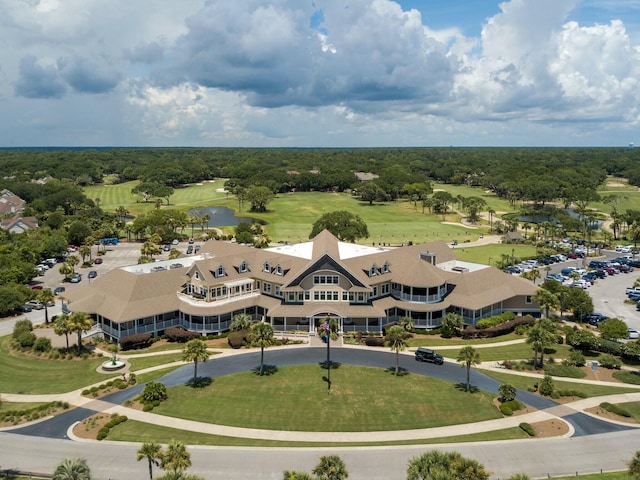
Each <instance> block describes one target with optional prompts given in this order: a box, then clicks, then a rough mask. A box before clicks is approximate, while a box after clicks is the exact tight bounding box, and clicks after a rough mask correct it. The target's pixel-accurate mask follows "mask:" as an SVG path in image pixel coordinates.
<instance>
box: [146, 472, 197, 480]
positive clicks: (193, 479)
mask: <svg viewBox="0 0 640 480" xmlns="http://www.w3.org/2000/svg"><path fill="white" fill-rule="evenodd" d="M157 480H204V478H202V477H201V476H199V475H191V474H188V473H184V472H173V471H171V472H167V473H165V474H164V475H163V476H161V477H158V479H157Z"/></svg>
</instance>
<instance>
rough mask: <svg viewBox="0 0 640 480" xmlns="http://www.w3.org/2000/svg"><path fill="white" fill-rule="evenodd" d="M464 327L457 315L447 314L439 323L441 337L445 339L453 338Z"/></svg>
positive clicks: (460, 316) (461, 319)
mask: <svg viewBox="0 0 640 480" xmlns="http://www.w3.org/2000/svg"><path fill="white" fill-rule="evenodd" d="M463 326H464V319H463V318H462V315H460V314H458V313H453V312H449V313H447V314H446V315H445V316H444V317H443V318H442V322H441V330H442V336H443V337H445V338H450V337H453V336H454V335H456V334H457V333H458V331H459V330H460V329H461V328H462V327H463Z"/></svg>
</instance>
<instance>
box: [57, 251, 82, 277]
mask: <svg viewBox="0 0 640 480" xmlns="http://www.w3.org/2000/svg"><path fill="white" fill-rule="evenodd" d="M79 262H80V259H79V258H78V257H77V256H76V255H69V256H68V257H67V259H66V260H65V261H64V263H66V264H67V265H70V266H71V269H72V271H71V273H75V271H76V269H75V266H76V265H77V264H78V263H79ZM60 273H62V272H60Z"/></svg>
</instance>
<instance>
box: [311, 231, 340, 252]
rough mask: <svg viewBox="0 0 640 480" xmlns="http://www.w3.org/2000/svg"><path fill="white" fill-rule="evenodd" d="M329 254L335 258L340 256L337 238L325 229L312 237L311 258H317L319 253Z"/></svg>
mask: <svg viewBox="0 0 640 480" xmlns="http://www.w3.org/2000/svg"><path fill="white" fill-rule="evenodd" d="M325 254H329V255H330V256H331V257H333V258H335V259H339V258H340V250H339V249H338V239H337V238H336V237H334V236H333V234H332V233H331V232H330V231H329V230H327V229H325V230H323V231H321V232H320V233H319V234H318V235H316V236H315V237H313V250H312V253H311V258H318V257H319V256H321V255H325Z"/></svg>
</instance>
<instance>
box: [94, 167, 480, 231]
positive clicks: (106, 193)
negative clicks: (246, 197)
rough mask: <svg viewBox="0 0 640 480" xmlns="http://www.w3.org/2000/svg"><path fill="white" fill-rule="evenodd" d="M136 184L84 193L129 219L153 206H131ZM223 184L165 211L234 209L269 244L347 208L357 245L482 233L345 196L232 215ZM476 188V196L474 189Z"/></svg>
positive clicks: (318, 196)
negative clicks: (364, 231) (360, 225)
mask: <svg viewBox="0 0 640 480" xmlns="http://www.w3.org/2000/svg"><path fill="white" fill-rule="evenodd" d="M136 184H137V183H136V182H127V183H122V184H118V185H101V186H91V187H86V188H85V193H86V194H87V196H88V197H89V198H92V199H95V198H99V199H100V207H101V208H103V209H104V210H105V211H108V212H114V211H115V209H116V208H117V207H118V206H120V205H122V206H124V207H126V208H127V209H128V210H129V211H130V212H131V214H132V215H140V214H142V213H145V212H148V211H150V210H152V209H153V208H154V207H155V205H154V204H153V203H146V204H145V203H140V202H136V199H138V200H139V197H138V198H136V197H135V196H133V195H132V194H131V189H132V188H133V187H134V186H135V185H136ZM223 184H224V181H223V180H218V181H216V182H212V183H204V184H202V185H190V186H188V187H185V188H180V189H176V190H175V193H174V194H173V195H172V196H171V197H170V202H171V203H170V205H169V208H180V209H189V208H194V207H198V206H226V207H228V208H231V209H233V210H235V211H236V212H237V214H238V215H240V216H251V217H256V218H260V219H262V220H264V221H266V222H268V225H267V226H266V230H267V232H268V233H269V235H271V237H272V238H273V239H274V240H275V241H284V240H288V241H290V242H292V243H297V242H300V241H304V240H307V239H308V237H309V233H310V232H311V226H312V224H313V223H314V222H315V221H316V220H317V219H318V218H319V217H320V216H321V215H322V214H324V213H327V212H331V211H334V210H348V211H350V212H352V213H355V214H357V215H360V216H361V217H362V218H363V219H364V221H365V222H366V223H367V226H368V228H369V239H368V240H363V243H368V242H369V241H370V242H372V243H373V242H376V243H378V242H385V243H392V244H400V243H407V242H409V241H412V242H414V243H419V242H430V241H434V240H444V241H447V242H450V241H452V240H454V239H455V240H458V242H459V243H460V244H462V243H463V242H464V240H476V239H477V238H478V236H479V235H480V234H481V233H486V227H485V228H484V229H468V228H464V227H461V226H457V225H446V224H442V223H441V222H442V217H441V216H440V215H438V216H435V215H429V214H428V211H425V213H422V208H421V207H419V208H418V209H414V206H413V205H412V204H411V203H409V202H406V201H399V202H387V203H382V204H374V205H369V204H368V203H366V202H360V201H358V200H356V199H354V198H353V197H351V195H350V194H348V193H320V192H309V193H307V192H298V193H294V194H279V195H277V196H276V198H275V199H274V200H273V201H272V202H271V203H270V204H269V207H268V208H269V211H268V212H267V213H264V214H254V213H250V212H248V211H247V210H248V205H244V206H243V209H242V211H238V202H237V199H236V198H235V197H234V196H233V195H227V194H225V193H220V192H216V189H218V188H221V187H222V186H223ZM447 187H448V186H447ZM477 190H478V192H482V190H480V189H477ZM478 192H476V194H477V193H478ZM291 212H296V215H295V216H292V215H291ZM445 220H446V221H449V222H459V221H460V216H459V215H457V214H455V213H450V214H449V215H447V216H446V219H445ZM225 231H227V232H229V233H231V232H232V229H229V228H227V229H225Z"/></svg>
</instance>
